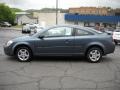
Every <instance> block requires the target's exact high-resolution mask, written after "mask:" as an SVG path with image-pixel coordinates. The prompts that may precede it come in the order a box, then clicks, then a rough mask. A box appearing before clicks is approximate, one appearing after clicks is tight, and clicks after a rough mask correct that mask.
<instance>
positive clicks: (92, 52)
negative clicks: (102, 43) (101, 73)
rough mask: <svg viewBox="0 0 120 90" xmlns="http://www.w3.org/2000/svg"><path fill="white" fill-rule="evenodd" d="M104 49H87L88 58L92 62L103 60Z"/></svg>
mask: <svg viewBox="0 0 120 90" xmlns="http://www.w3.org/2000/svg"><path fill="white" fill-rule="evenodd" d="M102 54H103V52H102V50H101V49H100V48H99V47H92V48H90V49H89V50H88V51H87V54H86V58H87V60H88V61H89V62H91V63H97V62H100V61H101V58H102Z"/></svg>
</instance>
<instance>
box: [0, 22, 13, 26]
mask: <svg viewBox="0 0 120 90" xmlns="http://www.w3.org/2000/svg"><path fill="white" fill-rule="evenodd" d="M0 26H1V27H11V26H12V25H11V24H10V23H9V22H1V23H0Z"/></svg>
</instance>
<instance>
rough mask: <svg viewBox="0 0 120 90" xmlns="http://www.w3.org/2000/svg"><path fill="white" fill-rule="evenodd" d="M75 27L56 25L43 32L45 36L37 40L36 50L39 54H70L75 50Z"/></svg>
mask: <svg viewBox="0 0 120 90" xmlns="http://www.w3.org/2000/svg"><path fill="white" fill-rule="evenodd" d="M72 33H73V28H70V27H55V28H51V29H48V30H46V31H45V32H44V33H43V36H44V38H42V39H39V40H38V41H37V42H36V44H35V45H36V46H35V47H36V51H37V53H38V54H39V55H43V54H48V55H53V54H54V55H58V54H60V55H68V54H72V53H73V51H74V36H73V35H72Z"/></svg>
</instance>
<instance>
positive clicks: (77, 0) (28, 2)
mask: <svg viewBox="0 0 120 90" xmlns="http://www.w3.org/2000/svg"><path fill="white" fill-rule="evenodd" d="M58 2H59V5H58V6H59V8H63V9H68V8H70V7H82V6H93V7H94V6H96V7H104V6H105V7H112V8H120V0H58ZM0 3H5V4H7V5H9V6H10V7H16V8H20V9H23V10H26V9H41V8H55V6H56V0H0Z"/></svg>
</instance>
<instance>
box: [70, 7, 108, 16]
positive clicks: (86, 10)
mask: <svg viewBox="0 0 120 90" xmlns="http://www.w3.org/2000/svg"><path fill="white" fill-rule="evenodd" d="M69 13H72V14H75V13H77V14H81V15H108V9H107V8H105V7H98V8H97V7H79V8H69Z"/></svg>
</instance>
